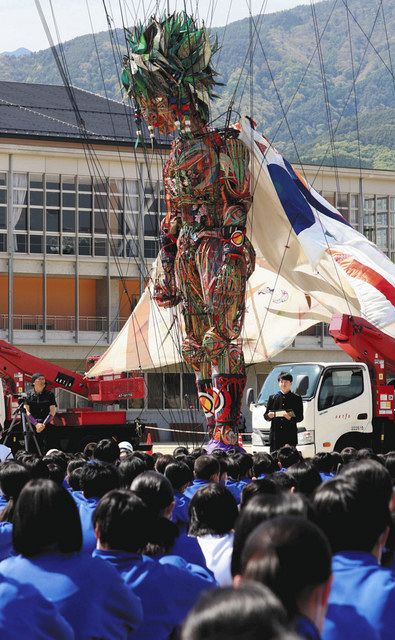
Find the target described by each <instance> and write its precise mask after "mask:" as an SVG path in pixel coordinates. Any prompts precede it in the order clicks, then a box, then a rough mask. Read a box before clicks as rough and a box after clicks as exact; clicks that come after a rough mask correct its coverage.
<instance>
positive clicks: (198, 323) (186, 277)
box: [175, 242, 215, 437]
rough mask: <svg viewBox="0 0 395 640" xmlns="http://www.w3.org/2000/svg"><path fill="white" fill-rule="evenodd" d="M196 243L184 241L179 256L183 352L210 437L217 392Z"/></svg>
mask: <svg viewBox="0 0 395 640" xmlns="http://www.w3.org/2000/svg"><path fill="white" fill-rule="evenodd" d="M195 249H196V247H195V245H194V244H187V243H185V242H184V243H182V245H181V247H180V248H179V251H178V254H177V258H176V265H175V266H176V277H177V286H178V289H179V290H180V291H181V294H182V312H183V317H184V324H185V338H184V340H183V344H182V355H183V358H184V360H185V362H186V363H187V364H189V365H190V366H191V367H192V369H193V370H194V372H195V376H196V388H197V394H198V398H199V404H200V407H201V409H202V411H203V413H204V415H205V418H206V421H207V428H208V432H209V435H210V437H211V435H212V433H213V430H214V426H215V415H214V395H213V385H212V379H211V363H210V361H209V359H208V357H207V354H206V353H205V351H204V350H203V348H202V341H203V337H204V335H205V333H206V331H207V330H208V329H209V326H210V324H209V320H208V316H207V313H206V310H205V303H204V297H203V292H202V287H201V281H200V275H199V271H198V270H197V267H196V262H195Z"/></svg>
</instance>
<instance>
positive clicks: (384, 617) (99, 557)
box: [0, 440, 395, 640]
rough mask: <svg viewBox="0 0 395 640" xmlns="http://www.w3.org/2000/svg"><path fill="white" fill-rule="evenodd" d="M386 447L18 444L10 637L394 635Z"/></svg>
mask: <svg viewBox="0 0 395 640" xmlns="http://www.w3.org/2000/svg"><path fill="white" fill-rule="evenodd" d="M394 479H395V453H394V452H392V453H389V454H386V455H376V454H374V453H373V452H372V451H370V450H368V449H365V450H360V451H356V450H354V449H352V448H347V449H344V450H343V451H342V452H341V453H325V454H324V453H323V454H318V455H317V456H315V457H314V458H313V459H311V460H303V459H302V458H301V456H300V454H299V452H298V451H297V450H296V449H295V448H294V447H290V446H285V447H283V448H281V449H280V450H279V451H278V452H275V453H274V454H272V455H269V454H267V453H258V454H255V455H254V456H252V455H249V454H246V453H237V452H229V453H225V452H223V451H221V450H218V451H213V453H212V454H211V455H207V454H206V452H205V451H204V449H194V450H193V451H192V452H191V453H189V451H188V450H187V449H186V448H184V447H177V448H176V449H175V450H174V452H173V455H161V454H154V455H148V454H147V453H143V452H139V451H136V452H133V451H132V450H131V447H130V446H129V447H126V446H125V447H122V448H120V447H119V446H118V444H117V443H115V442H114V441H113V440H102V441H101V442H99V443H98V444H97V445H92V446H88V447H87V448H86V449H85V451H84V452H83V453H78V454H66V453H63V452H61V451H57V450H52V451H50V452H49V453H47V455H46V456H45V457H44V458H39V457H38V456H37V455H34V454H31V453H26V452H25V451H19V452H18V453H17V454H16V456H15V459H14V460H7V461H5V462H3V463H2V464H1V465H0V561H1V562H0V632H1V637H2V638H4V639H5V640H6V639H8V638H9V639H10V640H14V639H15V640H16V639H18V640H20V638H31V639H34V640H35V639H37V640H46V639H49V638H56V639H59V640H63V639H67V640H69V639H72V638H75V639H78V640H93V639H103V640H117V639H118V638H119V639H124V638H125V639H126V638H128V639H136V640H137V639H138V640H176V639H180V640H232V638H235V639H236V638H243V640H258V639H259V640H280V639H281V640H296V639H297V638H302V639H303V638H304V639H307V640H318V639H319V638H322V639H323V640H343V639H344V640H346V639H347V640H350V639H351V640H352V639H353V638H355V639H356V638H358V640H360V639H363V640H369V639H376V640H378V639H381V640H387V639H388V640H389V639H390V638H393V637H394V633H395V632H394V629H395V563H393V551H394V548H395V534H394V532H395V528H394V525H393V522H394V523H395V520H394V519H393V514H395V500H394V498H393V484H394Z"/></svg>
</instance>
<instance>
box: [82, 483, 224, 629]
mask: <svg viewBox="0 0 395 640" xmlns="http://www.w3.org/2000/svg"><path fill="white" fill-rule="evenodd" d="M93 523H94V528H95V533H96V536H97V549H96V550H95V551H94V554H93V555H94V557H98V558H102V559H103V560H106V561H107V562H108V563H109V564H111V565H112V566H113V567H115V569H116V570H117V571H118V572H119V574H120V575H121V576H122V578H123V580H124V582H125V583H126V585H127V586H128V587H129V588H130V589H131V590H132V591H133V593H135V594H136V595H138V596H139V597H140V598H141V602H142V606H143V611H144V621H143V624H142V625H141V626H140V628H139V629H138V631H137V632H136V634H135V635H134V636H133V638H136V640H137V639H138V640H167V639H168V638H169V636H170V635H171V634H172V633H173V631H174V630H175V629H176V628H177V627H178V626H179V625H180V624H181V623H182V621H183V620H184V618H185V617H186V615H187V613H188V611H189V610H190V609H191V608H192V606H193V605H194V604H195V602H196V601H197V599H198V597H199V596H200V594H201V593H202V592H204V591H205V590H207V589H209V588H212V587H213V586H214V584H213V583H212V582H209V581H208V580H207V579H205V578H203V577H201V576H198V575H192V574H191V573H190V572H189V571H187V570H184V569H182V568H179V567H176V566H173V565H170V564H164V565H163V564H161V563H160V562H158V561H157V560H154V559H152V558H149V557H147V556H145V555H142V554H141V553H139V550H140V549H141V548H143V547H144V546H145V545H146V544H147V540H148V539H149V537H150V533H151V529H152V527H153V526H155V519H154V518H153V517H152V514H151V513H150V511H149V509H148V507H147V505H146V504H145V503H144V502H143V501H142V500H141V499H140V498H139V497H138V496H137V495H136V494H135V493H134V492H133V491H128V490H126V489H118V490H114V491H110V493H108V494H107V495H106V496H104V498H102V500H101V501H100V502H99V504H98V506H97V507H96V509H95V512H94V514H93Z"/></svg>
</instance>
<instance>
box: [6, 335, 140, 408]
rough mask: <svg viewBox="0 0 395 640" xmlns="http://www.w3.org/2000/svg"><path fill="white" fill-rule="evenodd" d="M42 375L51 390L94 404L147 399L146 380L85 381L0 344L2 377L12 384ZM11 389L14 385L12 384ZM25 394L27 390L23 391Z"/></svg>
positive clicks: (122, 376)
mask: <svg viewBox="0 0 395 640" xmlns="http://www.w3.org/2000/svg"><path fill="white" fill-rule="evenodd" d="M36 372H40V373H42V375H43V376H45V379H46V380H47V382H48V385H49V386H50V387H55V388H60V389H65V390H66V391H70V392H71V393H74V394H76V395H79V396H82V397H83V398H87V399H88V400H91V401H93V402H103V403H111V402H116V401H119V400H121V399H122V400H124V399H127V398H143V397H144V378H143V377H142V376H136V375H134V376H131V377H128V376H126V374H118V375H108V376H103V377H97V378H85V377H84V376H83V375H81V374H80V373H77V372H75V371H72V370H70V369H66V368H65V367H60V366H59V365H57V364H53V363H52V362H48V361H47V360H43V359H42V358H37V357H36V356H33V355H31V354H30V353H26V351H22V350H21V349H18V348H17V347H15V346H14V345H11V344H9V343H8V342H6V341H5V340H0V376H2V377H3V378H6V379H8V380H10V381H13V383H14V386H15V383H16V381H17V380H20V379H21V375H23V377H25V376H26V377H27V378H31V376H32V375H33V374H34V373H36ZM11 385H12V383H11ZM23 390H24V389H23Z"/></svg>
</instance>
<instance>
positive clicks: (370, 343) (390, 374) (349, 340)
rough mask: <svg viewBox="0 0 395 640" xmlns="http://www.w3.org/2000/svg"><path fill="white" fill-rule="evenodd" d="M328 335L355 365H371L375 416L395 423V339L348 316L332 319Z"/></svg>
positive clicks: (368, 323)
mask: <svg viewBox="0 0 395 640" xmlns="http://www.w3.org/2000/svg"><path fill="white" fill-rule="evenodd" d="M329 333H330V335H331V336H332V337H333V339H334V341H335V343H336V344H337V345H338V346H339V347H340V348H341V349H343V351H345V352H346V353H347V354H348V355H349V356H350V357H351V358H352V359H353V360H354V361H355V362H364V363H365V364H367V365H368V367H369V370H370V374H371V378H372V392H373V402H374V413H375V416H376V417H379V418H387V419H389V420H392V421H395V413H394V387H395V383H394V380H395V338H392V337H391V336H389V335H388V334H387V333H384V332H383V331H380V329H378V328H377V327H375V326H374V325H372V324H370V322H368V321H367V320H364V318H358V317H355V316H348V315H338V316H337V315H336V316H333V317H332V319H331V323H330V325H329Z"/></svg>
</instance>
